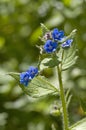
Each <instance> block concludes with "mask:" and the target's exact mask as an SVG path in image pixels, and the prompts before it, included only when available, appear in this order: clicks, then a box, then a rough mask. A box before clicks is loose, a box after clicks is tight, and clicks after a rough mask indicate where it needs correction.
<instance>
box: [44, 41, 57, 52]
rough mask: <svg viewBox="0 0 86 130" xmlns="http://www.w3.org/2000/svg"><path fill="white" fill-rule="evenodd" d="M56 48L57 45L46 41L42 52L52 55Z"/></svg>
mask: <svg viewBox="0 0 86 130" xmlns="http://www.w3.org/2000/svg"><path fill="white" fill-rule="evenodd" d="M57 46H58V43H56V42H53V41H52V40H47V41H46V43H45V45H44V51H45V52H47V53H52V52H54V51H56V48H57Z"/></svg>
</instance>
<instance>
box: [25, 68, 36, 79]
mask: <svg viewBox="0 0 86 130" xmlns="http://www.w3.org/2000/svg"><path fill="white" fill-rule="evenodd" d="M27 72H28V73H29V78H30V79H33V78H34V77H35V76H36V75H37V74H38V68H35V67H33V66H30V68H29V69H28V70H27Z"/></svg>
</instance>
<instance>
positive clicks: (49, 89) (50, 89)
mask: <svg viewBox="0 0 86 130" xmlns="http://www.w3.org/2000/svg"><path fill="white" fill-rule="evenodd" d="M8 75H10V76H12V77H13V78H14V79H16V81H17V83H18V84H19V86H20V87H21V88H22V90H23V91H24V92H25V93H26V94H27V95H29V96H31V97H33V98H38V97H42V96H47V95H56V94H57V93H58V89H57V88H56V87H54V86H53V85H51V84H50V83H49V82H48V81H47V80H46V79H45V78H44V77H42V76H37V77H35V78H34V79H33V80H32V81H31V82H30V83H29V85H28V87H25V86H24V85H22V84H20V81H19V80H20V76H19V75H20V74H19V73H9V74H8Z"/></svg>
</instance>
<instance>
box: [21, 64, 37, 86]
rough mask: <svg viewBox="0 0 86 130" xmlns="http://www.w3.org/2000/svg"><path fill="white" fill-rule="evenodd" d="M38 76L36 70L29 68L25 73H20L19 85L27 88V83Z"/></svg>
mask: <svg viewBox="0 0 86 130" xmlns="http://www.w3.org/2000/svg"><path fill="white" fill-rule="evenodd" d="M37 74H38V68H35V67H33V66H31V67H30V68H29V69H28V70H27V71H26V72H23V73H20V84H23V85H25V86H28V83H29V82H30V81H31V80H32V79H33V78H34V77H35V76H36V75H37Z"/></svg>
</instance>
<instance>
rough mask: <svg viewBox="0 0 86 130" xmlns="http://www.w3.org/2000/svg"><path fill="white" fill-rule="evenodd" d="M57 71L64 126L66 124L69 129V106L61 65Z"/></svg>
mask: <svg viewBox="0 0 86 130" xmlns="http://www.w3.org/2000/svg"><path fill="white" fill-rule="evenodd" d="M57 71H58V79H59V87H60V97H61V101H62V108H63V126H64V130H68V115H67V108H66V101H65V95H64V89H63V84H62V75H61V68H60V66H58V67H57Z"/></svg>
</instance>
